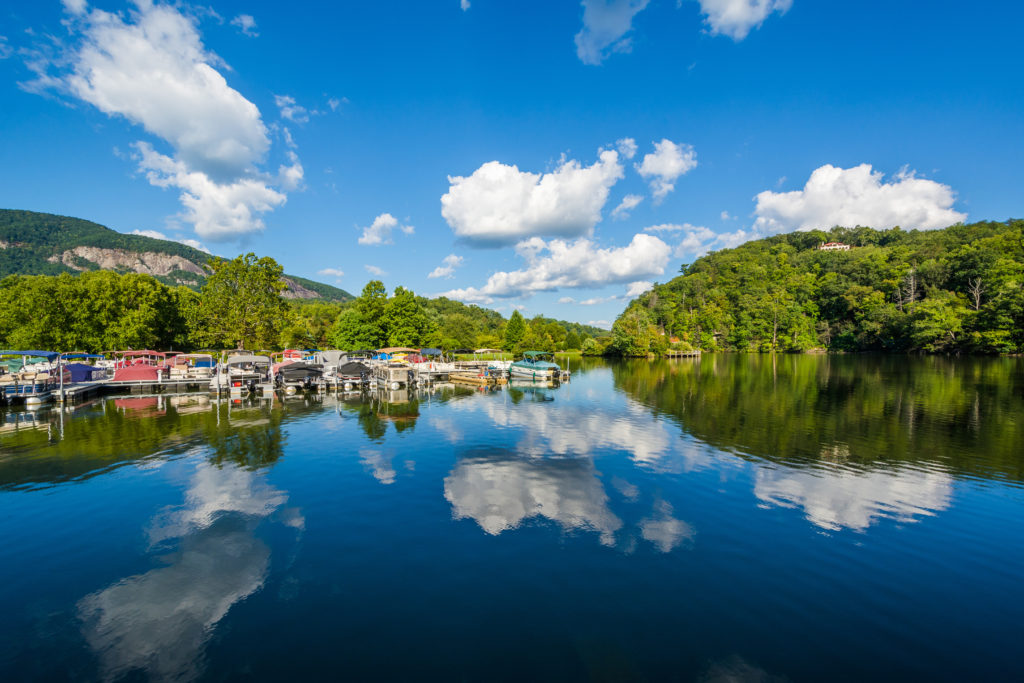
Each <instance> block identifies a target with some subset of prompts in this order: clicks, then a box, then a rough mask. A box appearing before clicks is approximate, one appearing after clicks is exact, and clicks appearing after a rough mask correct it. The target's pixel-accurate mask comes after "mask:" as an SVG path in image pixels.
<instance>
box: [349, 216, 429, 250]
mask: <svg viewBox="0 0 1024 683" xmlns="http://www.w3.org/2000/svg"><path fill="white" fill-rule="evenodd" d="M396 228H397V229H399V230H401V231H402V232H404V233H405V234H406V235H411V234H413V233H414V232H415V231H416V228H414V227H413V226H411V225H403V224H402V223H400V222H399V220H398V219H397V218H395V217H394V216H392V215H391V214H390V213H382V214H381V215H379V216H377V217H376V218H374V219H373V223H372V224H371V225H369V226H367V227H365V228H363V235H362V237H360V238H359V244H363V245H366V246H377V245H380V244H391V232H392V231H393V230H395V229H396Z"/></svg>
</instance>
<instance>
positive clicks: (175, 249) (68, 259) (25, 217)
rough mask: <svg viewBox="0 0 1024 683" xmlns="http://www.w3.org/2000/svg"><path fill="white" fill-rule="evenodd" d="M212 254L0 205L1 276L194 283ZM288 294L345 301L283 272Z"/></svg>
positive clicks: (334, 290)
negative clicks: (108, 274)
mask: <svg viewBox="0 0 1024 683" xmlns="http://www.w3.org/2000/svg"><path fill="white" fill-rule="evenodd" d="M211 258H214V259H216V258H220V257H218V256H213V255H211V254H208V253H206V252H204V251H202V250H200V249H196V248H195V247H191V246H189V245H187V244H182V243H180V242H175V241H173V240H163V239H157V238H155V237H148V236H146V235H131V234H126V233H122V232H117V231H116V230H112V229H110V228H108V227H106V226H105V225H101V224H99V223H95V222H93V221H89V220H86V219H82V218H75V217H73V216H61V215H58V214H52V213H43V212H38V211H26V210H21V209H0V278H3V277H6V276H8V275H59V274H61V273H80V272H84V271H88V270H112V271H115V272H119V273H125V272H134V273H144V274H146V275H151V276H153V277H155V278H156V279H157V280H159V281H160V282H163V283H164V284H167V285H172V286H175V285H185V286H187V287H192V288H198V287H200V286H201V285H202V283H203V281H205V279H206V274H207V273H208V272H209V267H208V266H207V265H206V264H207V261H209V259H211ZM284 280H285V282H286V283H287V285H288V289H287V290H286V291H285V292H284V296H285V297H286V298H290V299H317V300H322V301H338V302H344V301H350V300H352V299H354V298H355V297H354V296H353V295H352V294H350V293H349V292H347V291H345V290H343V289H340V288H338V287H334V286H332V285H327V284H324V283H322V282H316V281H314V280H309V279H307V278H302V277H298V276H296V275H285V276H284Z"/></svg>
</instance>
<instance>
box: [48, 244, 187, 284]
mask: <svg viewBox="0 0 1024 683" xmlns="http://www.w3.org/2000/svg"><path fill="white" fill-rule="evenodd" d="M47 260H48V261H50V263H63V264H64V265H65V266H67V267H68V268H71V269H73V270H79V271H82V270H89V268H87V267H85V266H82V265H81V261H82V260H85V261H88V262H90V263H94V264H96V267H97V268H100V269H102V270H119V269H121V270H130V271H132V272H135V273H144V274H146V275H156V276H160V277H166V276H167V275H170V274H171V273H173V272H174V271H184V272H186V273H192V274H193V275H198V276H199V277H200V278H205V277H206V271H205V270H203V268H201V267H200V266H198V265H196V264H195V263H192V262H191V261H189V260H188V259H185V258H182V257H181V256H172V255H170V254H158V253H156V252H152V251H146V252H142V253H136V252H130V251H125V250H123V249H100V248H99V247H75V248H74V249H68V250H67V251H65V252H64V253H62V254H54V255H53V256H51V257H50V258H49V259H47Z"/></svg>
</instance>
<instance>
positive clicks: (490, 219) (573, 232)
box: [441, 150, 623, 246]
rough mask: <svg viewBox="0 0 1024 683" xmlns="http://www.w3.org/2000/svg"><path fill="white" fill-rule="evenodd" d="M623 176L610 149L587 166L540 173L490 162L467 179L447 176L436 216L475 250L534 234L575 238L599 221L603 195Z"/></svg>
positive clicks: (570, 163) (568, 163)
mask: <svg viewBox="0 0 1024 683" xmlns="http://www.w3.org/2000/svg"><path fill="white" fill-rule="evenodd" d="M622 175H623V173H622V165H621V164H620V163H619V154H618V152H616V151H614V150H603V151H601V152H600V156H599V159H598V161H596V162H594V163H593V164H592V165H590V166H583V165H582V164H581V163H580V162H578V161H575V160H566V159H564V158H563V159H562V160H561V161H560V163H559V164H558V167H557V168H556V169H555V170H554V171H552V172H550V173H543V174H542V173H529V172H527V171H520V170H519V168H518V167H516V166H509V165H506V164H502V163H500V162H498V161H489V162H487V163H485V164H484V165H482V166H481V167H480V168H478V169H477V170H476V171H474V172H473V174H472V175H470V176H468V177H462V176H454V177H451V176H450V177H449V178H448V182H449V184H450V186H449V188H448V192H447V193H445V195H444V196H442V197H441V215H442V216H444V219H445V220H446V221H448V225H450V226H451V228H452V230H453V231H454V232H455V234H456V236H458V237H460V238H461V239H462V240H464V241H466V242H468V243H470V244H473V245H475V246H502V245H509V244H514V243H516V242H518V241H519V240H522V239H524V238H527V237H534V236H544V237H580V236H583V235H587V234H589V233H590V231H591V230H593V228H594V225H596V224H597V222H598V221H600V220H601V209H602V208H603V207H604V205H605V203H606V202H607V201H608V191H609V189H610V188H611V186H612V185H614V184H615V183H616V182H617V181H618V180H619V179H620V178H622Z"/></svg>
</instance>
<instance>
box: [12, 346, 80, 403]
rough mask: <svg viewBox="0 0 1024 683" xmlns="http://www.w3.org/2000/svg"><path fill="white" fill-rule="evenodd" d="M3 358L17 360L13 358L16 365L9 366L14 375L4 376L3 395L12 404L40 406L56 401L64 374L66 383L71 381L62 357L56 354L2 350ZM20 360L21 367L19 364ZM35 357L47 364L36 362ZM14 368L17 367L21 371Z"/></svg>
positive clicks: (50, 352)
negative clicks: (16, 402)
mask: <svg viewBox="0 0 1024 683" xmlns="http://www.w3.org/2000/svg"><path fill="white" fill-rule="evenodd" d="M0 356H13V357H14V359H11V360H12V361H14V362H13V363H12V362H11V361H9V362H8V363H7V365H8V370H10V372H8V373H6V374H4V375H2V376H0V393H3V396H4V398H5V399H6V401H7V402H8V403H10V402H13V401H18V400H22V401H24V402H25V405H29V406H33V405H40V404H42V403H45V402H46V401H49V400H50V399H52V398H53V394H54V392H56V391H58V390H59V388H60V385H61V381H62V378H61V375H64V377H63V381H64V382H65V383H70V381H71V377H70V375H69V374H68V373H67V370H65V369H64V366H63V365H62V364H61V363H60V354H59V353H57V352H55V351H0ZM19 358H20V364H19V363H17V359H19ZM33 358H36V359H41V360H42V361H43V362H38V361H37V362H35V363H32V362H31V359H33ZM44 363H45V365H44ZM12 365H17V369H16V370H15V369H14V368H13V367H12ZM33 366H34V367H33Z"/></svg>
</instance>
